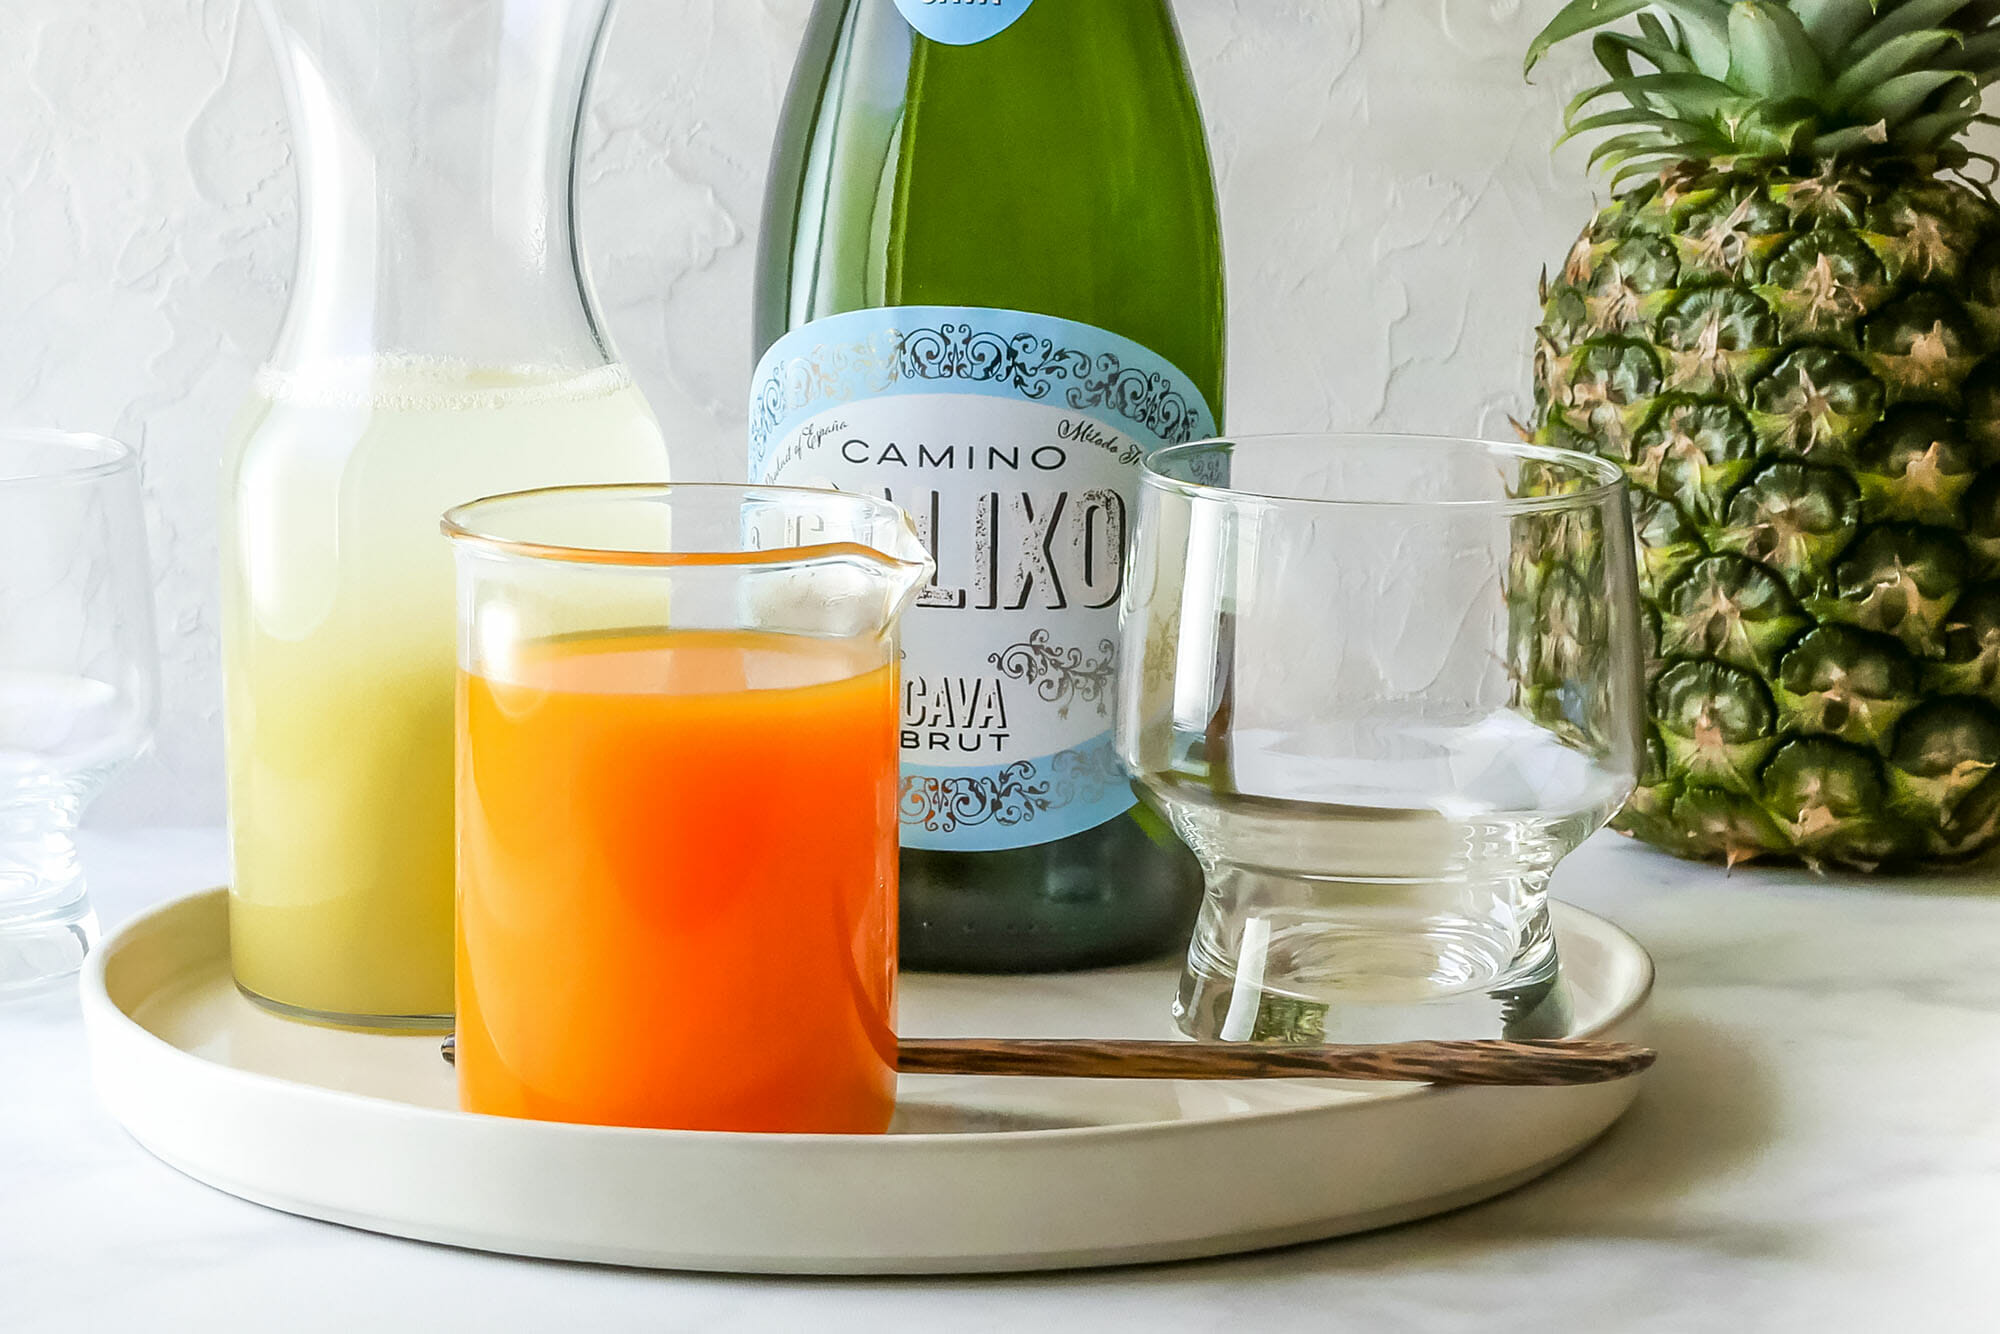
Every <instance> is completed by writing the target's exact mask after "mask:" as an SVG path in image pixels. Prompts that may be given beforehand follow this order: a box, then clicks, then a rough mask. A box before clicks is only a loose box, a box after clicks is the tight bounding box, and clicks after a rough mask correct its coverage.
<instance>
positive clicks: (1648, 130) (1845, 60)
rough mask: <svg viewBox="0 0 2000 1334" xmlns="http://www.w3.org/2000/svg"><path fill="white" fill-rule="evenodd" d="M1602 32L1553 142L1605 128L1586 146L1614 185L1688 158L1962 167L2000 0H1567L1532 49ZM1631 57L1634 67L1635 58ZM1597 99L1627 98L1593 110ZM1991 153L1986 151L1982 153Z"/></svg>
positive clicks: (1993, 58) (1995, 65) (1541, 50)
mask: <svg viewBox="0 0 2000 1334" xmlns="http://www.w3.org/2000/svg"><path fill="white" fill-rule="evenodd" d="M1628 17H1630V18H1634V20H1635V23H1636V25H1637V28H1638V31H1637V32H1636V33H1635V32H1631V31H1625V30H1606V31H1598V32H1597V34H1596V36H1595V37H1594V38H1593V39H1592V49H1593V50H1594V52H1595V54H1596V56H1597V60H1598V63H1599V64H1600V65H1602V66H1603V67H1604V71H1605V73H1607V74H1608V75H1609V76H1610V77H1609V78H1608V79H1607V80H1606V81H1604V82H1602V83H1599V84H1597V85H1595V86H1593V87H1590V88H1586V89H1585V90H1584V91H1583V93H1582V94H1580V95H1579V96H1578V97H1577V98H1576V99H1575V100H1574V101H1572V102H1571V103H1570V105H1569V106H1568V108H1567V109H1566V110H1565V111H1564V113H1563V125H1564V131H1565V132H1564V134H1563V139H1564V140H1568V139H1570V138H1573V137H1575V136H1577V135H1580V134H1590V133H1595V132H1598V131H1602V130H1615V131H1618V133H1615V134H1612V135H1610V136H1609V137H1607V138H1605V139H1604V140H1602V141H1601V142H1600V143H1599V144H1598V145H1597V147H1596V148H1595V150H1593V152H1592V153H1591V158H1590V161H1591V165H1593V166H1595V165H1597V164H1599V163H1605V164H1608V166H1609V168H1610V169H1611V171H1612V172H1613V177H1612V183H1613V186H1614V188H1615V187H1616V186H1617V185H1619V184H1621V183H1623V182H1624V181H1625V180H1627V179H1629V178H1632V177H1634V176H1641V175H1653V174H1657V173H1658V172H1659V171H1661V170H1662V169H1664V168H1666V167H1669V166H1672V165H1673V164H1674V163H1676V162H1681V161H1686V160H1689V159H1702V160H1711V161H1723V162H1729V161H1733V162H1737V163H1740V164H1746V165H1747V164H1749V163H1754V162H1776V161H1804V162H1811V163H1828V162H1834V161H1849V162H1857V163H1863V162H1868V161H1871V160H1874V161H1880V160H1887V159H1897V160H1916V161H1923V162H1928V163H1932V164H1935V165H1936V166H1937V167H1940V168H1944V169H1958V168H1962V167H1964V166H1965V165H1966V164H1967V163H1968V162H1970V161H1971V160H1973V159H1974V158H1975V157H1978V156H1980V155H1977V154H1974V153H1972V152H1970V151H1969V150H1968V149H1966V148H1965V146H1964V145H1963V144H1962V143H1961V142H1960V138H1961V136H1962V135H1963V134H1964V133H1965V131H1966V129H1967V128H1968V127H1970V126H1971V125H1973V124H1974V123H1975V122H1980V121H1986V122H1988V123H2000V121H1995V120H1993V119H1992V118H1990V117H1987V116H1985V115H1983V114H1981V111H1980V105H1979V91H1980V89H1981V88H1982V87H1984V86H1985V85H1986V84H1988V83H1991V82H1993V81H1994V80H1996V79H2000V0H1734V2H1733V3H1732V0H1570V3H1569V4H1567V5H1565V6H1564V7H1563V8H1562V9H1561V10H1560V11H1559V12H1558V13H1557V14H1556V16H1555V18H1554V19H1552V20H1551V21H1550V22H1549V25H1548V26H1547V27H1546V28H1544V29H1543V30H1542V32H1541V34H1540V35H1539V36H1537V37H1536V38H1535V40H1534V42H1533V43H1532V44H1531V45H1530V46H1529V48H1528V56H1527V62H1526V66H1525V72H1528V73H1532V72H1533V71H1534V68H1535V66H1536V65H1537V64H1539V63H1540V62H1541V59H1542V57H1543V56H1545V55H1547V54H1548V52H1549V49H1550V48H1551V47H1553V46H1555V45H1556V43H1558V42H1562V41H1566V40H1568V39H1569V38H1572V37H1576V36H1580V35H1582V34H1584V33H1587V32H1591V31H1593V30H1598V29H1604V28H1605V27H1606V25H1608V24H1611V23H1615V22H1617V21H1618V20H1620V19H1624V18H1628ZM1635 61H1636V62H1641V63H1639V64H1635V63H1634V62H1635ZM1609 98H1622V99H1623V101H1624V103H1625V105H1623V106H1620V107H1616V108H1614V109H1610V110H1605V109H1603V108H1602V106H1601V104H1602V103H1604V102H1605V100H1606V99H1609ZM1986 160H1987V161H1989V162H1990V161H1991V159H1986Z"/></svg>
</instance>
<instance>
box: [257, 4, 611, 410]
mask: <svg viewBox="0 0 2000 1334" xmlns="http://www.w3.org/2000/svg"><path fill="white" fill-rule="evenodd" d="M610 5H611V0H491V3H488V4H483V5H479V6H475V7H471V8H470V9H468V7H467V6H466V5H465V4H463V3H462V2H460V0H261V4H260V8H261V9H262V11H263V14H264V18H265V22H266V25H267V29H268V31H269V33H270V36H271V40H272V42H273V45H274V46H275V47H276V48H277V52H278V56H279V67H280V69H281V70H282V71H283V75H284V81H285V91H286V102H287V106H288V109H289V112H290V117H291V124H292V133H293V139H294V144H295V157H296V161H297V164H298V178H299V218H300V222H299V258H298V269H297V272H296V275H295V277H294V281H293V288H292V296H291V305H290V309H289V311H288V313H287V316H286V321H285V325H284V329H283V331H282V332H281V334H280V336H279V340H278V347H277V349H276V351H275V353H274V355H273V358H272V360H273V363H274V364H275V365H277V366H279V367H281V368H284V369H287V370H293V371H303V372H309V373H310V372H314V371H316V370H318V369H321V368H328V367H339V366H352V365H361V364H366V363H369V362H372V361H373V360H374V359H376V358H379V357H383V356H394V357H397V358H405V359H407V358H419V359H436V360H441V361H447V362H453V363H465V364H466V365H468V366H470V367H479V368H514V367H555V368H573V369H585V368H588V367H592V366H597V365H603V364H605V363H606V362H608V361H610V360H611V359H612V358H611V353H610V350H609V346H608V342H607V340H606V339H605V337H604V335H603V332H602V321H601V319H600V318H599V316H598V314H597V311H596V308H595V306H594V303H593V300H592V297H591V293H590V289H589V283H588V278H587V275H586V272H585V269H584V264H583V260H582V255H581V252H580V250H579V249H578V246H577V241H576V227H575V208H574V193H575V176H576V148H577V134H578V129H579V126H580V123H581V118H582V106H583V100H584V96H585V93H586V91H587V88H588V85H589V81H590V74H591V71H592V67H593V64H594V60H595V55H596V51H597V47H598V43H599V40H600V38H601V36H602V33H603V30H604V27H605V25H606V21H607V18H608V11H609V8H610Z"/></svg>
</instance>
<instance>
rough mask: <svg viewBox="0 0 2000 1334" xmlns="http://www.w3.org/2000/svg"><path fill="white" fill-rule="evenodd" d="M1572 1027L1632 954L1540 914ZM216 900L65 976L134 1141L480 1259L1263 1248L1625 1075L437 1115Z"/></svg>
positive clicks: (1349, 1225)
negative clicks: (1467, 1083) (794, 1119)
mask: <svg viewBox="0 0 2000 1334" xmlns="http://www.w3.org/2000/svg"><path fill="white" fill-rule="evenodd" d="M1556 925H1557V934H1558V936H1559V938H1560V941H1561V950H1562V959H1563V965H1564V969H1565V972H1566V974H1567V977H1568V981H1569V985H1570V987H1571V988H1572V992H1573V1004H1574V1007H1575V1013H1576V1017H1577V1025H1576V1032H1577V1033H1578V1034H1579V1035H1582V1034H1589V1035H1593V1036H1607V1037H1616V1038H1622V1039H1628V1040H1629V1039H1640V1038H1642V1037H1643V1010H1644V1007H1645V1004H1646V998H1647V993H1648V991H1649V990H1650V988H1651V985H1652V975H1653V969H1652V963H1651V961H1650V960H1649V959H1648V958H1647V957H1646V954H1645V951H1644V950H1642V949H1640V948H1639V946H1638V944H1637V943H1636V942H1634V941H1633V940H1632V938H1631V937H1630V936H1627V935H1626V934H1625V933H1624V932H1622V931H1620V930H1619V929H1618V928H1616V927H1614V926H1612V925H1611V924H1610V923H1608V922H1605V921H1603V920H1602V919H1600V918H1597V917H1593V916H1591V915H1590V914H1588V913H1585V912H1582V911H1580V910H1578V909H1574V908H1569V907H1564V906H1559V907H1558V909H1557V916H1556ZM228 952H229V927H228V912H227V902H226V897H225V894H224V892H223V891H222V890H212V891H209V892H206V893H202V894H196V895H193V896H191V897H188V898H185V899H181V900H179V901H177V902H173V903H169V904H166V905H165V906H163V907H161V908H158V909H156V910H154V911H153V912H151V913H149V914H147V915H146V916H144V917H140V918H138V919H136V920H134V921H133V922H131V923H130V924H129V925H127V926H126V927H125V928H124V929H123V930H121V931H119V932H118V933H117V934H116V935H115V936H113V937H112V938H111V939H109V940H107V941H106V942H105V943H104V945H103V946H102V948H101V949H100V950H99V951H98V952H97V953H96V954H95V955H93V956H92V958H91V960H90V961H89V963H88V964H87V965H86V966H85V971H84V976H83V981H82V989H83V1007H84V1018H85V1021H86V1026H87V1029H88V1032H89V1035H90V1043H91V1049H92V1059H93V1062H94V1065H95V1067H96V1074H97V1082H98V1086H99V1089H100V1090H101V1092H102V1094H103V1097H104V1100H105V1102H106V1104H107V1105H108V1106H109V1107H110V1109H111V1111H112V1113H113V1114H114V1115H115V1116H117V1118H118V1119H119V1120H120V1121H122V1122H123V1123H124V1125H125V1127H126V1128H127V1129H128V1130H129V1131H131V1133H132V1135H133V1136H134V1137H135V1138H137V1139H138V1141H139V1142H140V1143H141V1144H143V1145H145V1147H146V1148H147V1149H149V1150H151V1151H152V1152H153V1153H154V1154H156V1155H158V1156H159V1157H160V1158H161V1159H163V1160H165V1161H166V1162H167V1163H169V1164H171V1165H172V1166H174V1167H176V1168H179V1169H180V1170H181V1171H183V1172H185V1173H187V1174H188V1175H189V1176H192V1177H194V1178H195V1179H197V1180H199V1181H204V1182H207V1183H208V1184H209V1185H212V1186H216V1187H218V1188H220V1189H222V1190H225V1191H228V1192H230V1193H231V1194H233V1195H240V1196H242V1197H243V1198H244V1199H247V1200H254V1201H256V1202H257V1203H259V1204H265V1205H270V1206H272V1207H273V1208H277V1209H283V1210H286V1211H287V1212H290V1213H296V1214H304V1215H307V1216H309V1217H312V1218H322V1219H327V1220H329V1221H332V1222H336V1223H345V1224H348V1225H350V1226H353V1227H361V1228H368V1229H370V1230H372V1231H376V1232H386V1233H392V1234H394V1235H397V1236H403V1237H414V1238H418V1239H421V1240H424V1241H435V1242H445V1243H448V1244H451V1245H456V1246H470V1247H476V1248H478V1249H480V1250H488V1251H500V1252H506V1253H510V1254H515V1255H528V1256H540V1257H546V1258H552V1259H564V1260H588V1261H597V1262H602V1263H608V1264H622V1265H643V1266H648V1267H654V1268H671V1269H705V1270H726V1271H736V1272H752V1273H803V1274H910V1273H950V1272H971V1271H978V1270H1023V1269H1054V1268H1068V1267H1073V1266H1080V1265H1105V1264H1124V1263H1130V1262H1134V1261H1147V1260H1171V1259H1180V1258H1185V1257H1190V1256H1200V1255H1217V1254H1223V1253H1226V1252H1232V1251H1244V1250H1253V1249H1257V1248H1260V1247H1266V1246H1279V1245H1284V1244H1287V1243H1291V1242H1299V1241H1308V1240H1313V1239H1316V1238H1322V1237H1331V1236H1337V1235H1340V1234H1342V1233H1347V1232H1358V1231H1361V1230H1363V1229H1366V1228H1375V1227H1381V1226H1384V1225H1386V1224H1390V1223H1399V1222H1403V1221H1405V1220H1408V1219H1412V1218H1419V1217H1422V1216H1424V1215H1426V1214H1433V1213H1438V1212H1440V1211H1442V1210H1446V1209H1451V1208H1455V1207H1457V1206H1459V1205H1464V1204H1470V1203H1472V1202H1473V1201H1475V1200H1481V1199H1485V1198H1487V1197H1488V1196H1491V1195H1496V1194H1498V1193H1500V1192H1501V1191H1504V1190H1507V1189H1508V1188H1510V1187H1512V1186H1516V1185H1519V1184H1520V1183H1521V1182H1524V1181H1527V1180H1529V1179H1530V1178H1532V1177H1534V1176H1537V1175H1539V1174H1540V1173H1543V1172H1546V1171H1548V1170H1549V1169H1550V1168H1552V1167H1554V1166H1556V1165H1557V1164H1558V1163H1561V1162H1562V1161H1563V1160H1564V1159H1566V1158H1568V1157H1569V1156H1570V1155H1572V1154H1574V1153H1576V1152H1577V1150H1579V1149H1581V1148H1582V1147H1583V1146H1584V1145H1586V1144H1588V1143H1589V1142H1590V1141H1591V1140H1592V1139H1593V1138H1595V1137H1596V1136H1597V1135H1598V1134H1600V1133H1601V1132H1602V1131H1603V1130H1604V1129H1605V1128H1606V1127H1607V1126H1609V1125H1610V1124H1611V1123H1612V1122H1613V1121H1614V1120H1616V1119H1617V1118H1618V1116H1619V1114H1620V1113H1622V1112H1623V1111H1624V1110H1625V1109H1626V1107H1627V1106H1629V1105H1630V1103H1631V1101H1632V1099H1633V1097H1634V1095H1635V1094H1636V1093H1637V1091H1638V1084H1637V1081H1636V1080H1625V1081H1621V1082H1619V1083H1613V1084H1598V1085H1590V1086H1584V1087H1579V1088H1543V1089H1495V1088H1461V1089H1436V1088H1429V1087H1425V1086H1421V1085H1409V1084H1357V1083H1340V1082H1335V1081H1330V1080H1278V1081H1241V1082H1231V1083H1207V1084H1204V1083H1181V1082H1146V1081H1138V1080H1054V1079H1048V1080H1044V1079H985V1078H977V1079H975V1078H962V1077H960V1078H954V1077H943V1076H929V1077H924V1076H905V1077H904V1078H903V1080H902V1083H901V1086H900V1089H899V1094H900V1100H899V1106H898V1111H897V1116H896V1124H895V1126H894V1128H893V1130H892V1133H890V1134H888V1135H883V1136H853V1137H848V1136H827V1135H736V1134H714V1133H703V1132H693V1131H664V1130H623V1129H611V1128H602V1127H591V1126H572V1125H559V1124H554V1123H549V1122H539V1121H514V1120H506V1119H502V1118H497V1117H486V1116H473V1115H468V1114H466V1113H462V1112H459V1111H457V1110H455V1106H456V1102H455V1090H454V1085H453V1082H452V1073H451V1069H450V1067H449V1066H447V1065H446V1064H445V1063H444V1061H443V1060H442V1059H441V1057H440V1055H439V1051H438V1039H436V1038H434V1037H433V1038H424V1037H389V1036H376V1035H369V1034H357V1033H341V1032H334V1031H331V1030H327V1029H319V1028H313V1027H309V1026H307V1025H303V1024H297V1023H292V1022H290V1021H287V1020H284V1019H279V1018H276V1017H274V1016H272V1015H270V1014H268V1013H266V1012H264V1011H263V1010H261V1009H258V1008H257V1007H256V1006H254V1005H252V1004H250V1003H249V1002H248V1001H246V1000H244V999H243V998H242V997H241V996H240V995H238V994H237V992H236V990H235V988H234V986H233V985H232V984H231V981H230V975H229V969H228ZM1173 980H1174V974H1173V970H1172V968H1171V967H1164V966H1160V965H1153V966H1148V967H1140V968H1128V969H1114V970H1109V971H1105V972H1099V973H1080V974H1069V975H1060V976H1054V977H1037V978H979V977H943V976H933V975H923V974H913V975H907V976H906V977H905V978H904V980H903V991H902V1021H901V1022H902V1028H903V1031H904V1032H905V1033H906V1034H911V1035H917V1034H921V1035H924V1036H1010V1037H1031V1036H1033V1037H1082V1036H1097V1037H1164V1036H1169V1035H1170V1032H1171V1024H1170V1020H1169V1019H1168V1017H1167V1010H1168V1003H1169V1000H1170V998H1171V995H1172V989H1173Z"/></svg>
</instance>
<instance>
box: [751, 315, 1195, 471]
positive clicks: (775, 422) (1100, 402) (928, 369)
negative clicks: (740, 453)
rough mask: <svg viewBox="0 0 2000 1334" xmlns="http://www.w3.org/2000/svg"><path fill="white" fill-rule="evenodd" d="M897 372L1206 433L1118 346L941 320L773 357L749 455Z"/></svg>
mask: <svg viewBox="0 0 2000 1334" xmlns="http://www.w3.org/2000/svg"><path fill="white" fill-rule="evenodd" d="M898 380H932V381H948V380H963V381H967V382H970V383H975V384H978V383H997V384H1004V385H1006V386H1007V387H1008V388H1010V389H1012V390H1014V391H1015V392H1016V393H1018V394H1019V395H1021V396H1022V397H1023V398H1025V399H1028V400H1030V401H1033V402H1041V401H1044V400H1046V399H1047V398H1048V397H1049V395H1050V394H1052V393H1055V392H1057V391H1058V390H1060V391H1061V397H1062V400H1063V401H1064V402H1065V403H1067V404H1068V405H1069V406H1070V407H1072V408H1075V409H1077V410H1078V411H1087V410H1089V409H1091V408H1109V409H1111V410H1112V411H1113V412H1116V413H1117V414H1118V415H1119V416H1121V417H1124V418H1125V419H1126V420H1127V421H1130V422H1132V423H1134V424H1135V425H1137V426H1139V427H1141V428H1143V429H1144V430H1145V431H1147V432H1148V433H1149V434H1151V435H1153V436H1156V437H1157V438H1159V439H1160V440H1162V441H1164V442H1165V443H1167V444H1181V443H1183V442H1185V441H1188V440H1193V439H1195V438H1196V437H1197V436H1199V435H1202V434H1205V419H1204V413H1205V411H1206V409H1205V408H1204V407H1202V406H1201V405H1199V404H1197V403H1195V402H1193V401H1191V400H1190V399H1189V398H1188V396H1187V395H1186V394H1184V393H1182V392H1181V391H1180V390H1179V389H1176V388H1175V387H1174V383H1173V381H1172V380H1171V379H1170V378H1169V377H1168V376H1166V375H1162V374H1160V373H1158V372H1155V371H1147V370H1141V369H1139V368H1137V367H1131V366H1127V365H1126V364H1125V363H1124V361H1123V360H1121V359H1120V357H1119V356H1118V354H1117V353H1115V352H1099V353H1097V354H1095V355H1092V354H1091V353H1089V352H1085V351H1082V350H1081V349H1078V348H1073V347H1063V346H1059V345H1058V344H1057V343H1056V342H1055V341H1054V340H1053V339H1049V338H1043V337H1040V336H1039V335H1036V334H1032V333H1017V334H1015V335H1013V336H1012V337H1007V336H1005V335H1002V334H998V333H992V332H989V331H986V330H982V329H979V328H977V327H975V326H974V325H972V324H969V323H966V324H960V323H956V322H953V321H941V322H940V323H938V324H937V325H936V326H935V327H930V328H918V329H909V330H889V331H887V332H886V333H883V334H879V335H877V336H876V337H874V338H870V339H867V340H865V341H862V342H846V343H839V342H828V343H819V344H816V345H815V346H814V347H813V349H812V351H811V352H810V353H807V354H805V355H802V356H797V357H787V358H785V359H784V360H782V361H779V362H778V363H777V364H776V365H775V366H773V367H772V368H771V373H770V374H769V375H768V376H766V377H765V379H764V380H763V382H762V383H760V384H759V385H758V386H757V388H756V392H755V394H754V395H753V400H752V401H753V405H754V406H753V409H752V412H751V417H750V456H751V458H752V460H758V459H761V458H763V456H764V453H765V451H766V450H767V449H768V448H769V447H770V443H771V436H772V435H773V434H774V433H775V432H776V431H777V430H778V429H779V427H780V426H782V425H783V424H784V423H785V422H786V420H788V419H789V418H790V417H791V415H792V414H794V413H796V412H798V411H801V410H803V409H806V408H808V407H811V406H813V405H815V404H829V403H839V402H845V401H847V400H849V399H852V398H855V397H858V396H865V395H867V394H879V393H881V392H883V391H884V390H885V389H887V388H888V387H889V386H890V385H892V384H894V383H895V382H896V381H898Z"/></svg>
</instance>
